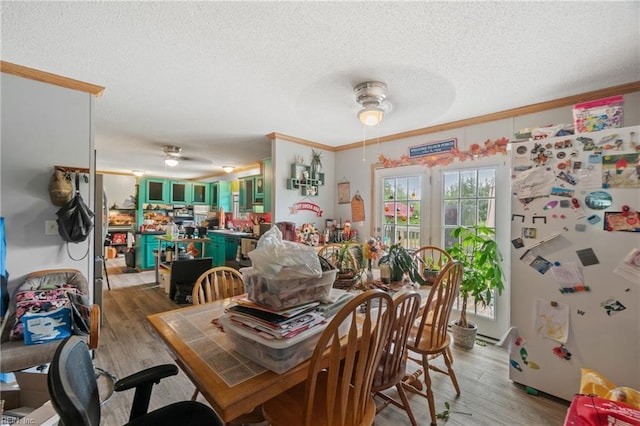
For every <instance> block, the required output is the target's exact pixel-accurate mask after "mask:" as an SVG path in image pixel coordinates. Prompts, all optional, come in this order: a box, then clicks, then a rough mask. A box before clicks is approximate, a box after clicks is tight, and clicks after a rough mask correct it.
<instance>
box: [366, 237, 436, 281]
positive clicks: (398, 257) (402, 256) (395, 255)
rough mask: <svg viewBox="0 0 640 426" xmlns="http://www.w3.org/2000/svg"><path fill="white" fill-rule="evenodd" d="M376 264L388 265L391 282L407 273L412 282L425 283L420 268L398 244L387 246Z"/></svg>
mask: <svg viewBox="0 0 640 426" xmlns="http://www.w3.org/2000/svg"><path fill="white" fill-rule="evenodd" d="M378 264H379V265H389V270H390V281H391V282H396V281H402V280H403V279H404V276H405V274H407V275H408V277H409V279H410V280H411V282H412V283H416V284H419V285H426V284H427V283H426V282H425V280H424V279H423V278H422V275H421V274H420V269H419V268H418V266H417V265H416V263H415V262H414V261H413V257H411V255H410V254H409V252H408V251H407V249H406V248H404V247H403V246H402V245H400V244H393V245H391V246H389V249H388V250H387V252H386V253H385V254H384V255H382V257H380V260H379V261H378Z"/></svg>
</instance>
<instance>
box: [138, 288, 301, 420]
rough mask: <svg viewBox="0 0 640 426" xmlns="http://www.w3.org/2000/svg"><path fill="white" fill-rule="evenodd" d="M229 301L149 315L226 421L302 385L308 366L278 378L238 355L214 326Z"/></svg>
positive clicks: (196, 383) (189, 373)
mask: <svg viewBox="0 0 640 426" xmlns="http://www.w3.org/2000/svg"><path fill="white" fill-rule="evenodd" d="M232 303H234V301H233V298H232V299H224V300H220V301H216V302H212V303H208V304H204V305H195V306H190V307H186V308H181V309H176V310H172V311H167V312H161V313H158V314H153V315H149V316H148V317H147V320H148V321H149V323H150V324H151V327H152V329H153V331H154V333H155V334H156V335H157V336H158V337H159V338H160V339H161V340H162V341H163V342H164V343H165V345H166V346H167V348H168V349H169V350H170V351H171V352H172V354H173V357H174V359H175V360H176V363H177V364H178V365H179V366H180V368H181V369H182V370H183V371H184V373H185V374H186V375H187V376H188V377H189V379H190V380H191V381H192V382H193V383H194V384H195V385H196V387H197V388H198V390H199V391H200V392H201V393H202V395H203V396H204V397H205V399H206V400H207V401H208V402H209V404H211V406H212V407H213V409H214V410H215V411H216V413H218V415H219V416H220V417H221V418H222V420H223V421H224V422H229V421H231V420H233V419H235V418H236V417H238V416H240V415H241V414H245V413H248V412H251V411H252V410H253V409H254V408H255V407H257V406H259V405H260V404H262V403H263V402H266V401H268V400H269V399H271V398H273V397H275V396H276V395H279V394H281V393H282V392H284V391H286V390H287V389H289V388H291V387H293V386H295V385H296V384H298V383H301V382H303V381H304V380H306V378H307V372H308V368H309V360H307V361H304V362H303V363H301V364H299V365H297V366H295V367H293V368H292V369H291V370H289V371H286V372H285V373H283V374H277V373H274V372H272V371H270V370H268V369H266V368H265V367H262V366H260V365H258V364H256V363H255V362H253V361H251V360H249V359H247V358H246V357H244V356H242V354H240V353H238V352H236V351H235V350H234V349H233V347H232V345H231V343H230V341H229V340H228V339H227V335H226V334H225V333H224V332H223V331H222V330H221V328H220V327H219V326H218V325H217V324H216V323H214V322H215V321H214V322H212V320H214V319H217V318H219V317H220V316H221V315H222V314H223V313H224V310H225V308H226V307H228V306H230V305H231V304H232Z"/></svg>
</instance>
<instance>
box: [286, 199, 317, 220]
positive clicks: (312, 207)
mask: <svg viewBox="0 0 640 426" xmlns="http://www.w3.org/2000/svg"><path fill="white" fill-rule="evenodd" d="M289 210H290V211H289V213H291V214H296V213H298V210H309V211H312V212H314V213H315V214H316V216H318V217H322V209H321V208H320V206H319V205H317V204H314V203H311V202H309V201H301V202H299V203H294V204H293V206H291V207H289Z"/></svg>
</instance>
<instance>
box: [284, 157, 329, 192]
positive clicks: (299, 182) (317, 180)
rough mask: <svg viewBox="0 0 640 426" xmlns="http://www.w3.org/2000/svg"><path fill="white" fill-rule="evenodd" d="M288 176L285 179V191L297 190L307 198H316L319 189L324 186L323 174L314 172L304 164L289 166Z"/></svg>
mask: <svg viewBox="0 0 640 426" xmlns="http://www.w3.org/2000/svg"><path fill="white" fill-rule="evenodd" d="M290 176H291V177H290V178H289V179H287V189H295V190H297V189H299V190H300V193H301V194H302V195H304V196H307V197H316V196H318V193H319V192H320V187H321V186H324V173H320V172H316V171H314V170H313V169H312V168H311V166H309V165H306V164H300V163H293V164H291V174H290Z"/></svg>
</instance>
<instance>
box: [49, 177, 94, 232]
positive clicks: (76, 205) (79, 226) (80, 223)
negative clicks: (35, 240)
mask: <svg viewBox="0 0 640 426" xmlns="http://www.w3.org/2000/svg"><path fill="white" fill-rule="evenodd" d="M56 215H57V216H58V219H57V220H56V222H58V234H60V237H61V238H62V239H63V240H64V241H66V242H69V243H80V242H82V241H84V240H86V239H87V237H88V236H89V234H90V233H91V230H92V229H93V216H94V214H93V212H92V211H91V210H90V209H89V207H87V205H86V204H85V203H84V201H83V200H82V196H81V195H80V174H79V173H78V172H76V193H75V196H74V197H73V198H72V199H71V200H70V201H69V202H68V203H67V204H65V205H64V206H62V207H61V208H60V210H58V212H57V213H56Z"/></svg>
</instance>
